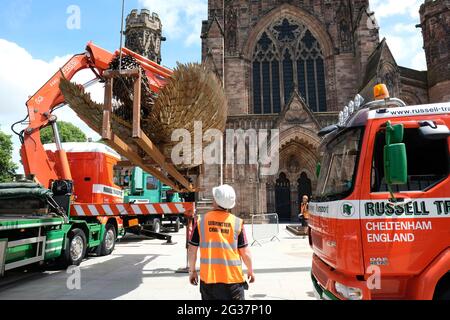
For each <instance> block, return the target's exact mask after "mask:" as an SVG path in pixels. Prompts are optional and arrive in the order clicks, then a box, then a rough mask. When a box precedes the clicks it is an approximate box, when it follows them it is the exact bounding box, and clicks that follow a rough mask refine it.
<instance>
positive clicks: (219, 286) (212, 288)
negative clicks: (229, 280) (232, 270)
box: [200, 281, 245, 300]
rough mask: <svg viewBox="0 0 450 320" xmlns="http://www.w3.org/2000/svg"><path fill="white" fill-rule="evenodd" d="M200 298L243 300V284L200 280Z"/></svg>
mask: <svg viewBox="0 0 450 320" xmlns="http://www.w3.org/2000/svg"><path fill="white" fill-rule="evenodd" d="M200 293H201V295H202V300H245V294H244V284H243V283H236V284H224V283H214V284H206V283H204V282H203V281H200Z"/></svg>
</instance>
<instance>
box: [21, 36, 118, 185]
mask: <svg viewBox="0 0 450 320" xmlns="http://www.w3.org/2000/svg"><path fill="white" fill-rule="evenodd" d="M113 57H114V54H112V53H110V52H108V51H106V50H104V49H102V48H100V47H97V46H96V45H94V44H93V43H88V45H87V48H86V52H85V53H83V54H78V55H75V56H73V57H72V58H71V59H70V60H69V61H68V62H67V63H66V64H65V65H64V66H63V67H62V68H61V69H60V70H59V71H58V72H56V73H55V74H54V75H53V77H51V78H50V80H49V81H47V83H45V84H44V86H42V87H41V88H40V89H39V90H38V91H37V92H36V93H35V94H34V95H33V96H32V97H31V98H30V99H29V100H28V101H27V103H26V106H27V109H28V118H29V125H28V127H27V128H26V129H25V130H24V132H23V144H22V148H21V158H22V163H23V166H24V169H25V173H26V174H34V175H35V176H36V178H37V180H38V181H39V182H40V183H41V184H43V185H44V186H46V187H48V188H50V187H51V183H52V182H53V181H55V180H71V173H70V169H69V165H68V161H67V155H66V153H65V152H64V150H62V148H61V147H60V146H59V147H58V144H59V141H56V143H57V149H58V150H57V152H56V161H55V162H53V161H51V160H50V159H49V157H48V156H47V153H46V151H45V150H44V146H43V144H42V142H41V138H40V131H41V129H42V128H44V127H46V126H48V125H52V126H53V130H54V133H55V140H58V137H57V128H56V122H55V121H56V117H55V116H53V115H52V111H53V110H54V109H55V108H56V107H57V106H59V105H61V104H62V103H64V96H63V95H62V93H61V90H60V89H59V83H60V80H61V79H62V78H63V77H64V78H66V79H69V80H70V79H72V78H73V77H74V76H75V75H76V74H77V73H78V72H79V71H81V70H84V69H87V68H91V69H92V70H93V71H94V73H96V74H97V76H99V77H101V75H102V74H103V72H104V70H107V69H108V68H109V63H110V62H111V60H112V59H113Z"/></svg>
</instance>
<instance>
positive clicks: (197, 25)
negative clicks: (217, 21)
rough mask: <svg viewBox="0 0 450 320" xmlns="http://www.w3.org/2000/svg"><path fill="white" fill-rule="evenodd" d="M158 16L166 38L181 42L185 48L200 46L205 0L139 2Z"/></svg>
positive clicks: (205, 13)
mask: <svg viewBox="0 0 450 320" xmlns="http://www.w3.org/2000/svg"><path fill="white" fill-rule="evenodd" d="M139 3H140V4H141V5H142V6H143V7H144V8H147V9H149V10H151V11H152V12H155V13H157V14H158V15H159V17H160V19H161V22H162V24H163V33H164V35H166V37H167V38H172V39H177V40H182V41H183V42H184V45H185V46H191V45H195V44H197V45H200V33H201V27H202V20H205V19H206V18H207V13H208V12H207V11H208V4H207V0H189V1H186V0H166V1H161V0H139Z"/></svg>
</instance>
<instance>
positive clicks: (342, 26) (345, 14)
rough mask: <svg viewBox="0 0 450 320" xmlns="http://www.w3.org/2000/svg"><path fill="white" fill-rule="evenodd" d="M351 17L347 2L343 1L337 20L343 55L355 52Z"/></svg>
mask: <svg viewBox="0 0 450 320" xmlns="http://www.w3.org/2000/svg"><path fill="white" fill-rule="evenodd" d="M350 17H351V15H350V8H349V7H348V6H347V5H346V3H345V1H341V4H340V5H339V9H338V11H337V19H338V21H339V24H338V35H339V44H340V51H341V52H342V53H348V52H352V51H353V39H352V38H353V35H352V26H351V20H350Z"/></svg>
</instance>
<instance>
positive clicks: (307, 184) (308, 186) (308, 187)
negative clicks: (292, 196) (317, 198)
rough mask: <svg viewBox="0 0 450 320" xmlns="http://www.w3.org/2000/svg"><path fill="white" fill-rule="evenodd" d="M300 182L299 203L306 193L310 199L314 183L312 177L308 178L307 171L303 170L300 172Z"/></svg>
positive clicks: (298, 182) (298, 181)
mask: <svg viewBox="0 0 450 320" xmlns="http://www.w3.org/2000/svg"><path fill="white" fill-rule="evenodd" d="M297 184H298V188H297V190H298V203H299V204H300V203H301V202H302V198H303V196H304V195H307V196H308V198H309V199H311V194H312V183H311V179H309V178H308V175H307V174H306V172H304V171H303V172H302V173H301V174H300V178H299V179H298V180H297Z"/></svg>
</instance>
